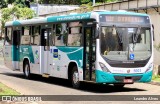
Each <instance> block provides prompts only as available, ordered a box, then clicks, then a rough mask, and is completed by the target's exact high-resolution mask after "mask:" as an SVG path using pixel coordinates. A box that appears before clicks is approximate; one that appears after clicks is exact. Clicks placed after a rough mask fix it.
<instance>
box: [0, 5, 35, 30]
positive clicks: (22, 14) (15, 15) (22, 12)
mask: <svg viewBox="0 0 160 104" xmlns="http://www.w3.org/2000/svg"><path fill="white" fill-rule="evenodd" d="M1 13H2V14H1V20H0V21H1V24H2V27H1V29H2V32H4V25H5V23H6V22H7V21H12V20H14V19H18V20H20V19H23V20H24V19H31V18H33V17H34V16H35V12H34V11H33V10H32V9H30V8H27V7H25V8H20V7H18V6H14V7H12V8H3V9H2V12H1Z"/></svg>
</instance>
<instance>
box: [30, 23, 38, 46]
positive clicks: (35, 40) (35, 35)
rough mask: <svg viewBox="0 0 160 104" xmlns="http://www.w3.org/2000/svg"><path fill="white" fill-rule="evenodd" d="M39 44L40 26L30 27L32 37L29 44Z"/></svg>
mask: <svg viewBox="0 0 160 104" xmlns="http://www.w3.org/2000/svg"><path fill="white" fill-rule="evenodd" d="M39 42H40V26H33V27H32V36H31V44H32V45H39Z"/></svg>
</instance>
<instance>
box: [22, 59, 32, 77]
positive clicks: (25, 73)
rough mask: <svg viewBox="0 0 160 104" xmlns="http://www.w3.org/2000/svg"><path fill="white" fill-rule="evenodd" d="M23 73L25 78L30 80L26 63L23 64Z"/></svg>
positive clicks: (27, 63) (28, 66)
mask: <svg viewBox="0 0 160 104" xmlns="http://www.w3.org/2000/svg"><path fill="white" fill-rule="evenodd" d="M23 73H24V76H25V78H27V79H30V78H31V73H30V65H29V62H28V61H25V62H24V67H23Z"/></svg>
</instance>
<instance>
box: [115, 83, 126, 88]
mask: <svg viewBox="0 0 160 104" xmlns="http://www.w3.org/2000/svg"><path fill="white" fill-rule="evenodd" d="M124 85H125V84H114V87H116V88H123V87H124Z"/></svg>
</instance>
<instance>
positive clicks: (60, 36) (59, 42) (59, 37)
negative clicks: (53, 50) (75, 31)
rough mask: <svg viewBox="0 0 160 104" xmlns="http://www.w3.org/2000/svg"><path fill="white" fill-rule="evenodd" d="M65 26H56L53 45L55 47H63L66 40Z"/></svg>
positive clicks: (63, 24)
mask: <svg viewBox="0 0 160 104" xmlns="http://www.w3.org/2000/svg"><path fill="white" fill-rule="evenodd" d="M67 33H68V32H67V24H66V23H61V24H56V36H55V45H56V46H65V45H66V40H67Z"/></svg>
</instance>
